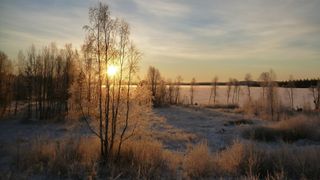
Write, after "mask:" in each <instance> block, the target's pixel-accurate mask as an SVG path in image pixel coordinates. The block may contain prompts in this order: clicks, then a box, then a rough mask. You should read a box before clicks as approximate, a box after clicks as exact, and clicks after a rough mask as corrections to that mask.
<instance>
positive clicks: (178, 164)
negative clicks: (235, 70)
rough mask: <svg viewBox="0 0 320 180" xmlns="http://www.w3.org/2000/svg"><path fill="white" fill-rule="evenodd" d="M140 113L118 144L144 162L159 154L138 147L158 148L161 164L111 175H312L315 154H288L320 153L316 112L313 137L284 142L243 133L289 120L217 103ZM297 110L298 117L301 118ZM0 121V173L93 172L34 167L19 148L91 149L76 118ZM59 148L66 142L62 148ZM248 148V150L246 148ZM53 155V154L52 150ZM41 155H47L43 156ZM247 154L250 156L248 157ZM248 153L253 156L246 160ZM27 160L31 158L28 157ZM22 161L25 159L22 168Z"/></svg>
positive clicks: (13, 175)
mask: <svg viewBox="0 0 320 180" xmlns="http://www.w3.org/2000/svg"><path fill="white" fill-rule="evenodd" d="M142 117H144V118H145V120H148V122H147V123H146V122H144V123H141V124H140V126H139V131H138V132H139V133H137V136H136V138H137V139H136V140H134V139H135V138H133V139H132V140H133V141H128V143H126V146H125V149H127V148H133V149H135V150H134V153H136V156H141V157H139V158H142V159H140V160H139V161H144V160H146V161H148V163H151V162H153V163H156V162H157V163H159V161H162V160H161V159H159V160H155V159H153V158H155V157H153V156H151V157H149V158H152V159H144V158H147V157H145V156H144V155H143V154H145V153H155V154H154V155H155V156H160V155H159V153H160V154H161V158H163V161H164V162H163V163H164V164H162V165H161V168H160V167H159V168H160V169H158V170H157V171H156V172H155V171H150V172H149V170H148V168H147V169H146V171H145V172H143V173H142V172H140V173H141V174H140V173H139V172H135V171H134V170H133V172H130V171H128V170H125V169H123V168H124V167H127V166H128V165H125V164H126V163H124V164H123V165H121V168H122V169H121V168H120V169H119V171H115V172H113V174H114V176H116V175H118V174H119V175H120V176H119V177H120V178H121V177H122V176H123V178H125V177H126V176H128V175H129V176H131V177H139V176H141V177H145V178H146V177H149V178H150V177H153V178H155V179H158V178H165V177H170V178H173V179H179V178H204V177H206V178H217V177H224V178H227V177H229V178H230V177H238V178H240V177H242V178H244V177H245V178H249V179H255V178H258V176H263V177H265V176H269V177H270V178H271V177H273V178H279V179H281V177H291V178H293V177H309V178H311V179H313V178H316V179H317V178H318V177H319V174H317V173H316V172H319V171H318V170H319V167H320V166H319V164H318V162H317V161H316V162H305V163H317V164H318V165H316V166H314V165H313V166H314V167H312V168H310V167H309V164H300V165H299V163H298V164H295V163H294V162H288V161H301V160H302V161H305V160H309V159H310V158H312V159H313V158H314V160H319V158H320V154H319V153H316V152H319V151H318V150H320V132H319V128H318V129H316V127H320V123H319V115H318V116H315V117H310V118H313V119H314V120H315V121H313V122H315V123H316V124H313V125H312V127H314V128H315V129H314V130H315V131H314V132H315V133H316V136H317V137H318V139H317V138H316V139H309V136H306V137H304V136H302V137H301V138H299V137H298V138H297V139H295V140H294V141H291V142H289V143H288V142H285V141H282V140H280V139H277V138H278V137H277V134H272V135H274V137H275V139H271V140H269V141H261V140H260V139H259V138H258V139H254V137H253V136H250V135H249V136H248V134H250V132H252V131H253V130H254V129H257V128H262V127H265V128H267V127H269V128H271V129H272V128H277V127H284V128H285V127H288V125H290V121H286V122H287V123H286V124H287V125H285V124H284V123H282V124H279V125H277V122H270V121H265V120H261V119H259V118H253V117H248V116H246V115H244V114H241V113H235V112H226V111H224V110H223V109H220V110H217V109H210V108H204V107H182V106H171V107H163V108H155V109H153V110H152V111H150V112H147V111H146V112H145V113H144V115H143V116H142ZM299 118H300V119H301V118H302V119H301V122H300V119H299ZM308 121H309V120H308V117H306V116H297V119H296V120H294V122H295V124H297V123H299V122H300V124H299V125H298V126H301V125H304V124H305V125H308ZM293 126H294V125H293ZM306 128H307V127H306ZM0 129H1V132H0V142H1V149H0V152H1V155H2V156H1V158H0V169H1V172H0V173H1V175H2V177H7V178H19V177H20V178H21V177H29V178H36V177H40V178H44V177H48V176H49V177H51V178H57V177H60V178H61V177H62V178H66V177H73V178H74V177H81V179H82V178H83V177H95V176H96V173H98V172H97V171H98V170H97V169H95V170H92V169H91V170H86V171H85V172H83V171H84V170H83V169H82V168H80V167H79V168H80V169H77V170H76V172H73V173H72V172H69V171H71V169H69V168H68V166H66V167H65V166H61V165H59V166H58V165H54V166H53V165H50V166H52V167H51V168H58V171H57V170H52V172H46V171H43V170H41V169H38V167H37V166H38V165H36V164H37V163H39V162H42V161H38V160H35V159H29V160H27V159H25V158H27V157H24V156H26V155H27V156H31V155H28V154H30V153H32V152H30V151H39V153H40V152H42V153H45V152H43V150H45V149H44V148H49V149H48V150H49V152H47V151H46V153H49V154H48V155H49V156H51V155H50V154H51V153H53V154H56V153H58V152H56V150H54V149H55V148H54V147H55V146H57V143H58V144H60V146H61V147H60V148H63V146H66V145H67V144H69V145H71V147H72V144H74V143H76V144H74V145H76V149H74V150H73V151H75V152H74V153H76V152H78V151H80V150H81V152H83V153H88V152H90V154H92V153H94V152H92V151H98V149H97V147H98V146H97V140H98V139H96V138H95V136H94V135H93V134H92V133H91V132H90V131H89V130H88V128H87V126H86V125H85V124H84V123H83V122H82V123H77V122H51V123H41V122H37V121H35V122H30V123H23V122H21V121H19V120H17V119H16V120H12V119H8V120H2V121H1V122H0ZM305 131H308V130H304V132H302V133H305ZM259 132H260V131H259ZM261 133H262V131H261ZM269 133H272V132H269ZM95 139H96V140H95ZM70 140H71V141H70ZM71 142H72V143H71ZM65 143H67V144H65ZM70 143H71V144H70ZM77 143H80V144H77ZM37 144H38V145H37ZM69 145H68V146H69ZM93 145H94V146H93ZM68 146H67V147H68ZM141 146H143V147H146V148H147V149H145V150H141V149H140V147H141ZM36 147H40V148H41V149H39V150H36V149H34V148H36ZM71 147H69V148H71ZM52 148H53V149H52ZM79 148H80V149H79ZM83 148H84V149H83ZM32 149H34V150H32ZM125 149H124V150H125ZM139 149H140V150H139ZM67 150H68V149H66V150H64V151H67ZM68 151H69V150H68ZM149 151H150V152H149ZM155 151H157V152H155ZM250 152H251V153H254V154H250ZM284 152H286V153H287V155H288V156H286V157H282V158H284V159H283V164H282V165H281V167H278V168H276V169H274V168H272V167H269V166H270V165H271V164H273V163H275V162H273V160H277V159H274V158H280V157H278V156H280V154H281V153H284ZM307 152H308V153H313V155H312V157H308V156H307V154H305V153H307ZM33 153H35V152H33ZM95 153H97V152H95ZM141 153H142V154H141ZM248 153H249V154H248ZM279 153H280V154H279ZM292 153H295V154H296V157H294V156H291V155H293V154H292ZM53 154H52V155H53ZM139 154H140V155H139ZM150 155H151V154H150ZM309 155H310V154H309ZM39 156H40V155H39ZM44 156H45V154H44ZM54 156H56V155H54ZM57 156H59V155H58V154H57ZM86 156H87V155H86ZM264 156H270V157H269V158H271V159H268V158H267V159H261V158H266V157H264ZM90 157H91V155H90ZM17 158H18V159H17ZM47 158H49V159H50V157H47ZM92 158H93V157H92ZM247 158H249V159H247ZM250 158H254V159H252V160H250ZM295 158H300V159H295ZM278 160H280V159H278ZM29 161H30V162H29ZM49 161H51V160H49ZM52 161H53V162H52V163H58V162H56V161H58V160H52ZM59 161H66V160H59ZM74 161H75V162H78V160H72V161H71V162H72V163H75V162H74ZM81 161H84V162H83V163H86V164H87V165H86V166H84V167H86V168H85V169H87V168H88V166H89V167H91V168H93V167H92V166H91V165H90V163H89V164H88V162H86V160H84V159H82V160H81ZM132 161H133V160H132ZM248 161H249V162H248ZM250 161H253V162H251V164H250ZM28 162H29V163H35V164H29V165H28ZM26 163H27V164H26ZM42 163H43V162H42ZM59 163H63V162H59ZM137 163H138V162H137ZM141 163H142V162H140V163H139V164H140V165H139V167H140V166H141V167H144V166H145V164H141ZM146 163H147V162H146ZM194 163H196V164H194ZM268 163H269V165H268ZM270 163H271V164H270ZM154 165H155V164H154ZM310 165H311V164H310ZM17 166H19V167H20V169H16V168H15V167H17ZM28 166H30V167H29V168H27V167H28ZM56 166H57V167H56ZM149 166H150V165H149ZM152 166H153V165H151V167H149V168H152ZM81 167H82V166H81ZM84 167H83V168H84ZM30 168H32V169H30ZM35 168H36V169H35ZM135 168H136V167H135ZM259 168H262V169H259ZM292 168H309V170H310V171H308V172H307V171H306V172H304V173H305V174H304V175H301V174H299V173H301V171H300V170H302V169H299V170H293V169H292ZM59 169H60V170H61V171H62V170H63V172H64V173H63V174H60V175H59V173H58V172H59V171H60V170H59ZM89 169H90V168H89ZM136 170H137V169H136ZM50 171H51V170H50ZM87 171H88V172H87ZM137 171H138V170H137ZM293 171H297V172H293ZM86 172H87V173H86ZM70 173H71V174H70ZM117 173H118V174H117ZM137 173H138V174H137Z"/></svg>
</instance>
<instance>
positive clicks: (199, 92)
mask: <svg viewBox="0 0 320 180" xmlns="http://www.w3.org/2000/svg"><path fill="white" fill-rule="evenodd" d="M226 88H227V86H218V96H217V102H218V103H221V104H225V103H226V102H227V91H226ZM210 89H211V86H195V94H194V102H197V103H198V104H208V102H209V97H210ZM250 89H251V96H252V99H258V98H259V97H260V95H261V93H262V88H260V87H251V88H250ZM287 90H288V89H286V88H278V94H279V98H280V100H281V102H282V104H283V105H285V106H289V98H288V92H287ZM181 96H182V99H184V100H186V101H188V100H189V97H190V86H181ZM231 96H232V92H231ZM247 100H248V90H247V87H246V86H241V89H240V100H239V104H240V106H241V105H243V103H244V102H245V101H247ZM294 107H311V108H313V107H314V105H313V98H312V93H311V91H310V90H309V89H308V88H294Z"/></svg>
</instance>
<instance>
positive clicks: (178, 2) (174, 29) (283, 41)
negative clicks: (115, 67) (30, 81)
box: [0, 0, 320, 80]
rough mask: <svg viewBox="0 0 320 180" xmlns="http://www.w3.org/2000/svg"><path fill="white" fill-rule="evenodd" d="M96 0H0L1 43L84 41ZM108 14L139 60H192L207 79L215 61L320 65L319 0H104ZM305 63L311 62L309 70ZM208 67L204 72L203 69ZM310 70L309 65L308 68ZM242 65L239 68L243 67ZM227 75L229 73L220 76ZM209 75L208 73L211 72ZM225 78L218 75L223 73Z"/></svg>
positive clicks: (286, 70) (186, 63) (165, 63)
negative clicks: (122, 22) (127, 34)
mask: <svg viewBox="0 0 320 180" xmlns="http://www.w3.org/2000/svg"><path fill="white" fill-rule="evenodd" d="M97 2H98V1H97V0H90V1H86V0H77V1H76V0H71V1H67V2H66V1H62V0H55V1H49V0H45V1H36V0H31V1H23V0H20V1H9V0H4V1H3V2H2V3H1V4H0V9H1V11H0V15H1V16H0V25H1V29H0V49H2V50H5V51H6V52H7V51H8V52H9V54H10V55H11V54H15V53H16V52H17V51H18V50H19V49H22V48H25V46H26V45H29V44H31V43H39V44H41V43H42V44H45V43H47V42H48V41H56V42H57V43H60V44H61V43H62V44H63V43H66V42H73V43H74V44H81V42H82V40H83V36H84V32H83V30H82V26H83V25H84V24H87V19H88V18H87V13H88V7H89V6H92V5H94V4H95V3H97ZM106 2H107V3H108V4H110V6H111V11H112V14H114V15H115V16H119V17H122V18H125V19H126V20H127V21H129V22H130V25H131V30H132V33H131V34H132V38H133V39H134V41H135V42H136V44H137V45H138V47H140V49H141V50H142V51H143V53H144V60H143V67H146V66H147V65H156V66H159V67H167V68H165V69H164V70H163V71H164V73H165V74H168V75H169V76H171V75H173V74H175V73H177V71H176V70H172V69H171V68H170V66H171V64H173V63H175V64H178V63H179V64H180V65H181V67H183V68H182V70H181V72H182V73H181V75H183V76H185V77H187V78H190V77H191V76H193V75H192V73H187V72H188V71H191V70H192V68H193V67H194V66H196V65H198V66H201V67H202V68H203V69H204V70H203V71H200V72H202V73H201V74H199V77H198V78H200V79H203V80H206V76H208V74H209V73H210V72H211V71H219V70H217V69H215V68H211V70H210V67H216V66H225V67H222V69H224V68H226V69H224V70H225V71H228V72H229V76H235V75H237V74H232V73H235V72H230V71H229V70H228V69H227V67H229V66H231V64H232V66H235V67H242V66H248V67H255V70H254V71H263V70H268V69H269V68H274V69H279V70H281V71H282V75H281V76H279V77H282V78H284V77H286V76H287V75H288V74H290V73H294V71H295V70H296V68H297V67H299V68H304V67H303V66H301V65H303V64H307V63H305V62H310V64H312V67H310V66H311V65H310V66H308V65H307V66H306V68H305V71H308V72H309V73H311V74H312V76H317V75H319V72H318V70H315V68H313V67H315V66H320V59H319V57H320V35H319V34H320V14H319V9H320V1H318V0H308V1H302V0H281V1H279V0H246V1H225V0H203V1H193V0H175V1H169V0H155V1H148V0H134V1H131V0H109V1H106ZM282 62H285V63H282ZM307 68H309V69H308V70H307ZM206 69H207V70H208V71H209V72H206V73H204V71H205V70H206ZM310 69H311V70H310ZM245 71H247V70H246V69H245V68H244V69H240V70H238V71H237V73H242V74H244V73H246V72H245ZM225 78H227V77H225ZM208 79H210V78H208ZM222 79H223V78H222Z"/></svg>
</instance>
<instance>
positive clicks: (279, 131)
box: [243, 116, 320, 142]
mask: <svg viewBox="0 0 320 180" xmlns="http://www.w3.org/2000/svg"><path fill="white" fill-rule="evenodd" d="M243 135H244V137H246V138H252V139H255V140H260V141H276V140H282V141H285V142H293V141H297V140H300V139H309V140H313V141H320V121H319V120H317V119H316V118H310V117H307V116H298V117H294V118H290V119H287V120H282V121H279V122H276V123H274V124H271V125H268V126H259V127H255V128H252V129H247V130H246V131H244V133H243Z"/></svg>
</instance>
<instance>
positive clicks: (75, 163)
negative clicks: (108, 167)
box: [14, 138, 99, 178]
mask: <svg viewBox="0 0 320 180" xmlns="http://www.w3.org/2000/svg"><path fill="white" fill-rule="evenodd" d="M88 144H90V146H88ZM27 146H28V147H27ZM21 148H28V149H24V150H23V151H22V150H20V153H19V154H16V156H19V157H16V158H14V159H15V161H14V164H15V166H16V167H17V170H19V171H22V172H27V173H28V174H41V175H45V176H47V175H50V176H54V177H60V178H81V177H89V176H90V177H91V176H95V165H96V164H95V163H96V162H97V161H98V158H99V156H98V155H99V154H98V153H97V152H99V151H98V150H99V142H98V140H97V139H95V138H81V139H80V138H79V139H68V140H62V141H56V142H53V141H48V140H43V139H38V140H35V141H34V142H32V143H31V144H27V145H25V147H21Z"/></svg>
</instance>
